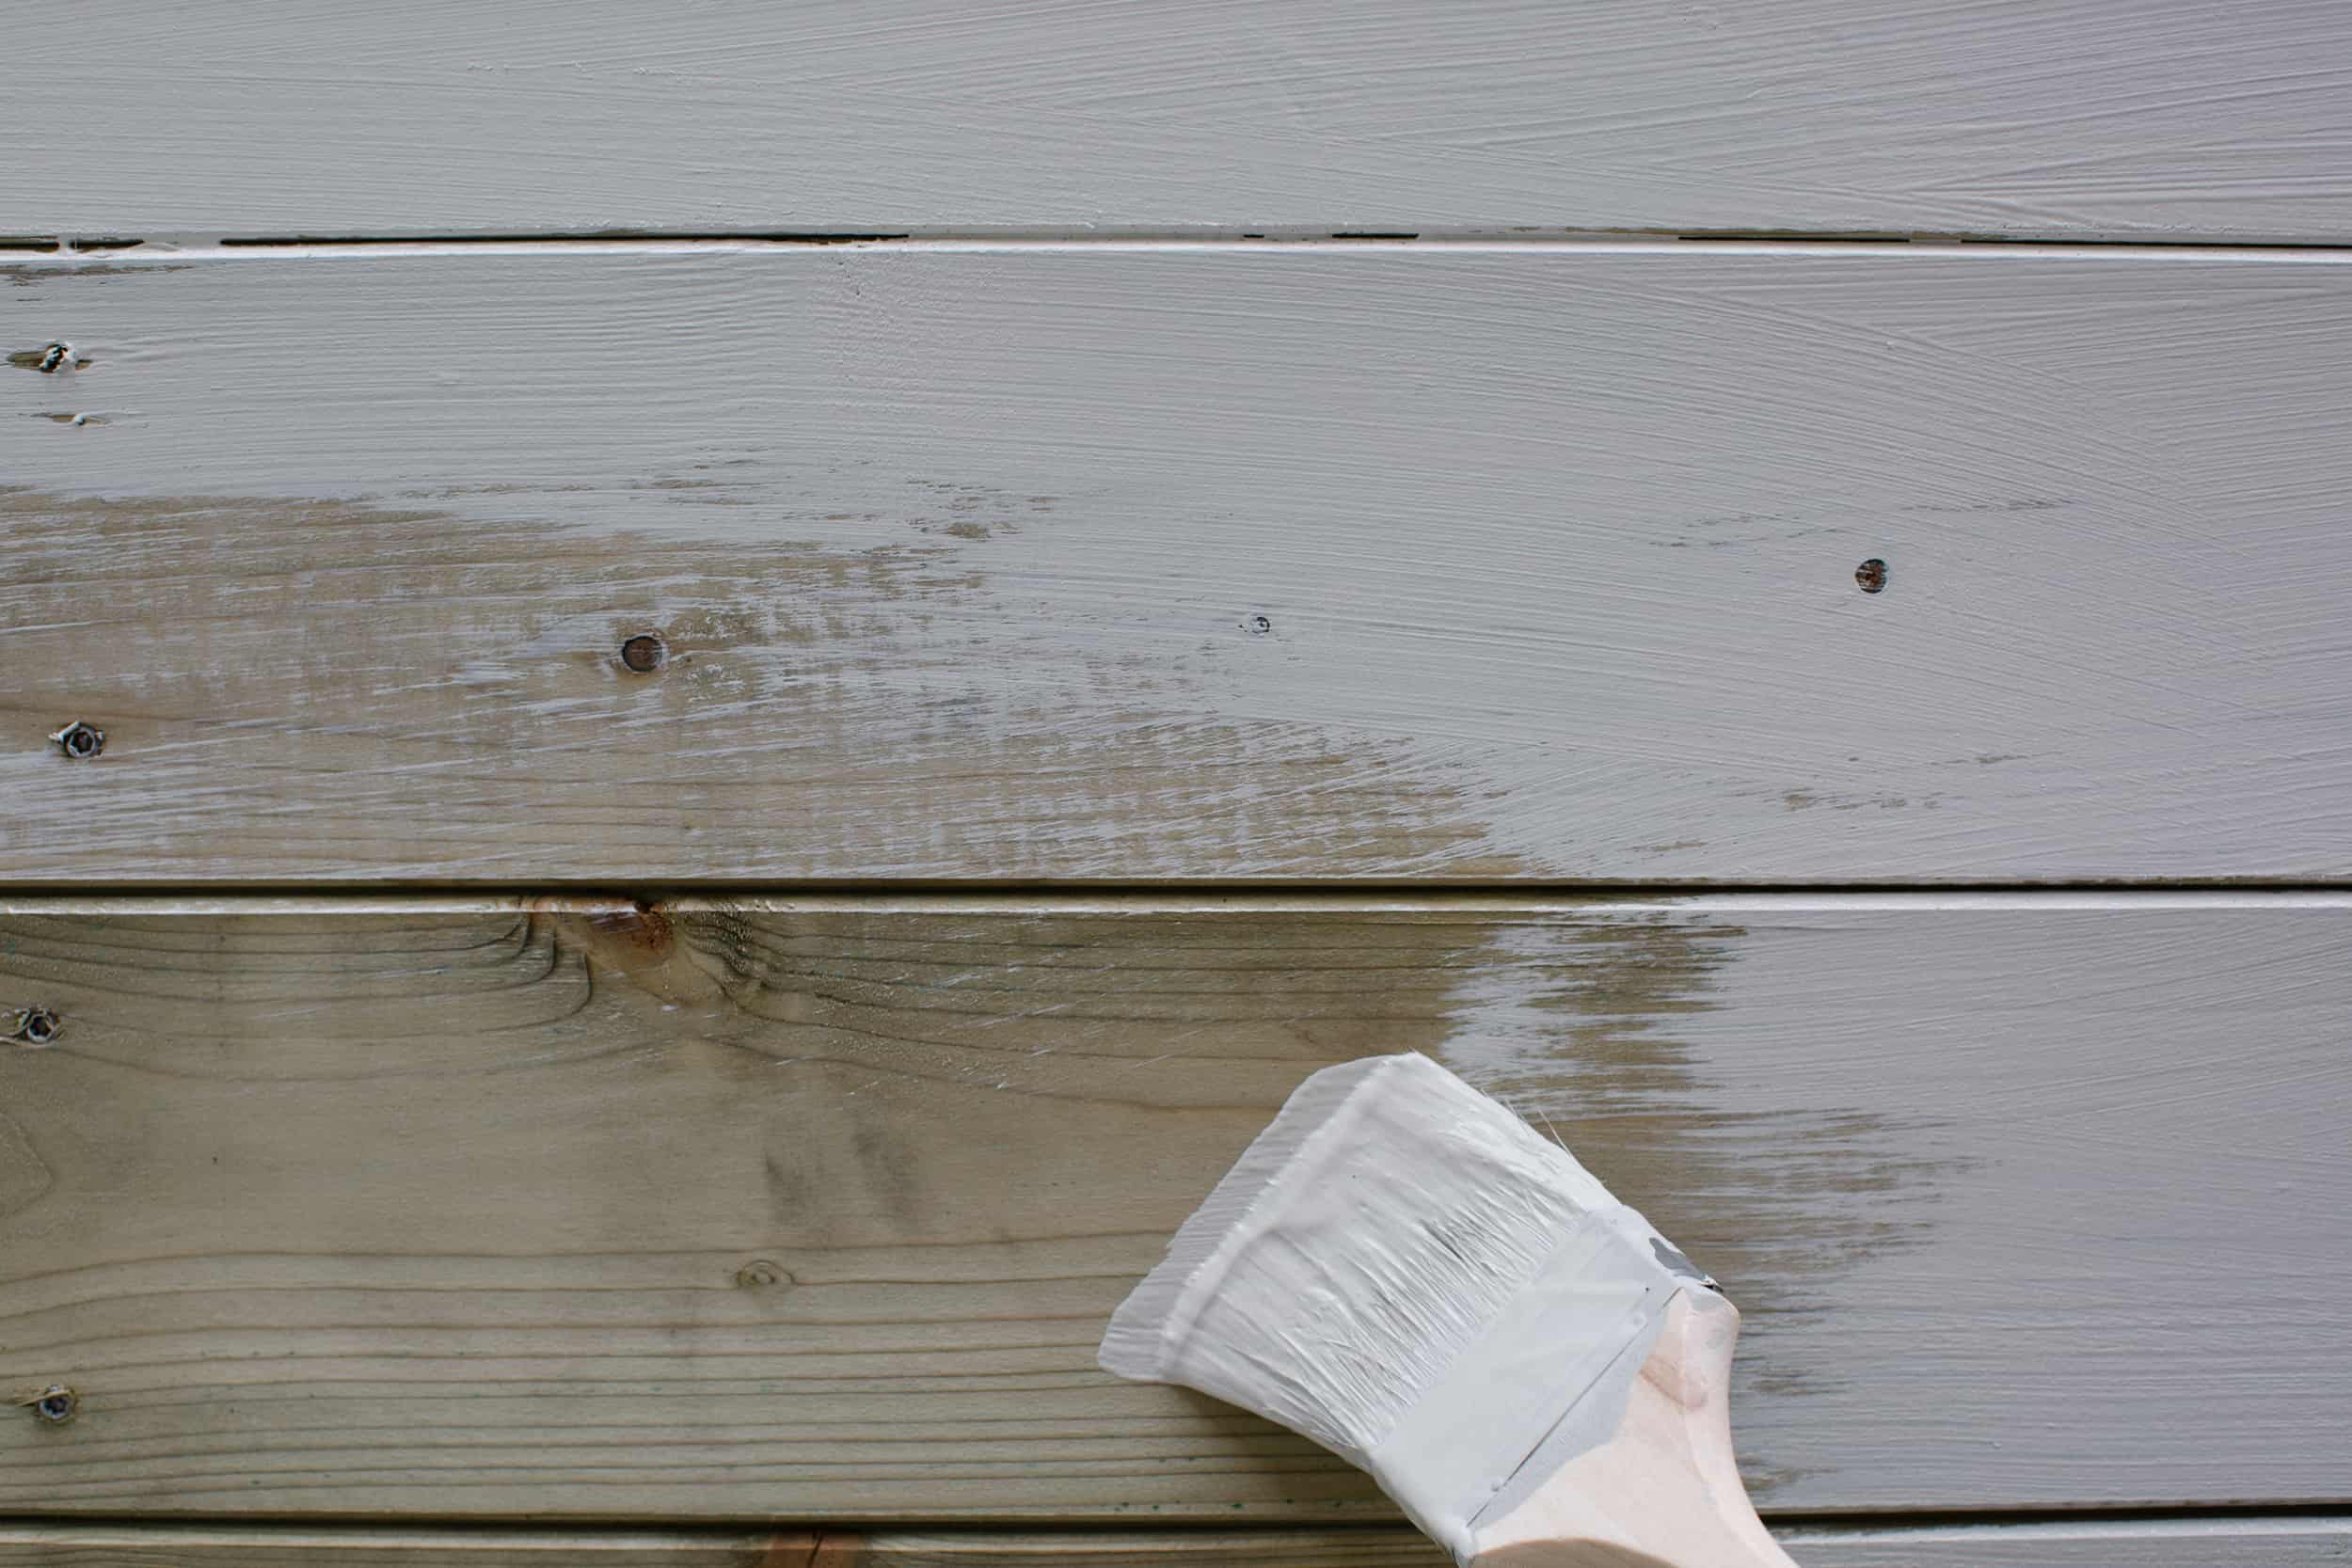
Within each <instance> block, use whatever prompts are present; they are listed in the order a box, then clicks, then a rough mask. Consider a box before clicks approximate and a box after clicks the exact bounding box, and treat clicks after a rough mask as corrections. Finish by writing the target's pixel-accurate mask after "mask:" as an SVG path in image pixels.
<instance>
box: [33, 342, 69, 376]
mask: <svg viewBox="0 0 2352 1568" xmlns="http://www.w3.org/2000/svg"><path fill="white" fill-rule="evenodd" d="M72 352H73V351H72V349H70V348H67V347H66V346H65V345H64V344H63V343H51V344H50V345H49V346H48V347H47V348H45V349H43V350H41V355H40V369H41V373H42V374H43V375H55V374H56V373H57V367H58V366H59V365H62V364H64V363H65V356H67V355H69V354H71V353H72Z"/></svg>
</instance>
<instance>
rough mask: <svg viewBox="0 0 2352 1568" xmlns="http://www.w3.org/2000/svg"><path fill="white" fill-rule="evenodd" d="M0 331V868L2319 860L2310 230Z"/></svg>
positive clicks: (541, 288)
mask: <svg viewBox="0 0 2352 1568" xmlns="http://www.w3.org/2000/svg"><path fill="white" fill-rule="evenodd" d="M0 331H4V332H5V342H6V344H7V345H8V347H9V349H10V354H11V362H10V365H9V366H8V368H5V369H0V436H5V439H6V442H7V448H8V462H7V464H6V467H5V469H0V483H5V485H6V488H5V489H4V490H0V547H5V549H6V552H7V553H6V561H7V563H8V566H7V571H6V574H5V577H0V625H5V626H6V627H7V628H8V629H7V633H6V640H5V648H6V657H7V660H8V664H7V669H8V689H9V697H8V704H7V711H6V712H5V714H0V737H5V744H0V788H5V789H6V791H7V792H8V799H9V801H10V811H9V814H8V817H7V819H6V820H5V821H0V879H7V880H8V881H11V882H13V883H15V884H16V885H19V886H24V885H28V884H35V883H54V884H56V885H59V886H66V887H71V886H75V885H81V884H84V883H86V882H88V881H91V880H97V881H101V882H104V883H110V884H121V883H127V882H137V881H154V882H159V883H170V884H181V885H184V884H188V883H194V882H221V883H238V882H243V883H248V884H249V883H252V882H256V881H261V882H271V881H275V882H279V883H288V882H295V881H358V882H368V881H376V882H381V881H382V880H384V879H430V880H446V879H473V880H493V879H537V880H539V881H542V882H564V881H570V882H580V883H592V884H596V885H611V884H612V883H614V882H640V881H647V880H653V881H675V880H677V879H725V880H739V881H744V882H752V881H755V880H757V879H849V880H858V881H871V880H874V879H892V878H940V879H1009V880H1013V881H1039V880H1055V879H1069V880H1095V881H1100V880H1145V881H1150V880H1163V879H1236V878H1242V879H1384V880H1391V879H1445V880H1465V879H1507V878H1519V879H1543V880H1584V879H1598V880H1605V881H1625V880H1647V881H1674V880H1680V879H1694V880H1701V881H1709V882H1760V883H1792V882H1794V883H1813V882H1829V881H1845V882H1856V881H1860V882H1901V881H1905V880H1927V881H1935V880H1947V879H1978V880H1993V881H2032V880H2040V879H2064V880H2080V879H2134V878H2214V879H2239V878H2263V879H2331V878H2337V877H2342V876H2344V875H2345V874H2347V872H2352V749H2347V748H2346V747H2345V746H2344V744H2343V743H2342V735H2343V720H2342V705H2343V693H2344V691H2345V690H2346V689H2352V619H2347V617H2346V616H2345V615H2344V613H2343V607H2344V602H2345V600H2346V597H2347V594H2352V531H2347V530H2346V529H2345V528H2344V526H2343V521H2344V496H2345V495H2346V494H2347V493H2352V442H2347V441H2345V440H2344V431H2345V430H2346V429H2347V428H2352V379H2347V378H2346V376H2345V375H2344V343H2345V341H2347V331H2352V264H2346V262H2345V261H2343V260H2340V259H2338V258H2337V257H2335V256H2334V255H2333V254H2330V255H2328V257H2326V258H2325V259H2318V260H2314V259H2302V260H2297V259H2294V258H2291V257H2284V256H2280V257H2274V258H2272V259H2268V260H2243V259H2240V260H2227V259H2224V260H2216V259H2213V258H2210V257H2201V258H2195V259H2185V260H2172V259H2146V258H2134V259H2122V260H2119V259H2115V258H2113V257H2106V256H2099V255H2093V254H2089V253H2085V254H2059V255H2041V254H2036V255H2027V254H2023V253H2019V252H2014V251H2007V250H1996V251H1986V250H1981V249H1980V250H1978V251H1974V252H1968V253H1958V254H1923V253H1919V252H1917V251H1905V250H1902V249H1900V248H1892V249H1883V250H1880V251H1876V252H1871V253H1866V254H1836V255H1829V254H1823V253H1820V252H1819V251H1814V252H1806V251H1804V250H1802V249H1801V248H1794V249H1792V248H1791V247H1761V248H1758V249H1755V250H1743V251H1736V252H1722V251H1708V252H1706V253H1703V254H1700V253H1694V252H1693V250H1692V247H1683V248H1681V249H1679V250H1674V249H1662V250H1661V249H1658V248H1649V249H1625V248H1610V247H1603V248H1598V249H1595V248H1590V247H1577V246H1535V247H1517V248H1514V247H1474V246H1473V247H1448V246H1404V247H1397V248H1393V249H1387V250H1381V249H1373V248H1365V247H1355V248H1345V247H1342V248H1331V247H1320V248H1318V247H1289V248H1284V247H1279V246H1260V247H1185V246H1069V247H1053V246H1047V247H1028V248H1025V247H1018V246H1012V247H1005V246H997V247H991V246H973V247H959V246H952V245H950V246H941V247H928V248H915V249H908V248H891V247H878V248H871V249H865V250H856V251H842V250H834V251H824V252H818V251H812V250H805V249H803V250H782V251H777V250H770V251H744V250H739V249H725V248H720V249H706V248H693V247H687V248H682V249H674V250H665V249H661V248H660V247H653V248H636V249H623V250H620V251H595V250H590V251H586V252H582V251H579V250H572V251H557V252H554V253H550V252H548V250H547V249H545V248H544V247H541V248H537V249H530V248H522V249H516V250H508V251H498V250H492V251H488V252H469V251H458V252H453V253H449V254H430V255H417V254H408V253H396V254H347V253H338V252H328V253H324V254H322V255H319V256H312V257H309V258H303V259H278V260H255V259H253V258H252V256H251V254H250V253H247V254H246V255H245V256H244V257H243V258H242V259H231V260H221V259H214V260H199V259H188V260H183V261H166V262H157V263H154V264H144V263H130V262H120V261H110V262H103V263H99V264H95V265H90V264H78V265H77V264H51V263H43V262H39V261H34V262H28V263H26V264H24V265H22V266H19V267H17V268H15V269H14V270H13V271H12V272H10V273H9V275H8V283H7V286H0ZM52 345H56V348H55V352H54V353H53V352H52ZM44 364H47V365H48V366H49V368H48V369H46V370H44V369H43V368H42V367H43V365H44ZM1865 562H1883V563H1884V566H1885V573H1884V578H1883V584H1882V585H1881V588H1880V591H1878V592H1875V593H1871V592H1866V591H1865V589H1864V586H1863V580H1858V578H1857V572H1858V570H1860V569H1861V568H1862V567H1863V565H1864V563H1865ZM1862 578H1863V579H1867V580H1869V581H1873V582H1876V581H1879V578H1878V577H1877V576H1876V575H1875V573H1874V572H1871V571H1864V572H1863V573H1862ZM641 637H653V638H658V639H660V642H661V646H660V648H659V649H658V650H657V649H656V648H655V646H654V644H653V643H650V642H646V643H640V644H638V647H639V649H640V652H641V656H642V657H641V662H643V663H644V664H646V665H648V666H649V668H647V669H645V670H644V671H639V670H636V669H632V668H630V667H629V665H628V663H627V662H626V660H625V658H624V649H625V648H626V647H628V644H629V643H630V641H631V640H632V639H637V638H641ZM75 720H81V721H87V722H89V723H91V724H92V725H94V726H96V727H98V728H100V729H102V730H103V732H104V734H105V736H106V740H105V748H104V752H103V755H102V756H100V757H98V758H97V759H95V760H87V761H80V762H76V761H72V760H69V759H67V758H66V757H64V756H63V755H61V754H60V753H59V752H58V750H57V749H56V747H55V746H53V745H52V744H50V742H49V740H48V738H47V737H48V736H50V735H51V734H52V733H53V732H55V731H56V729H57V728H58V727H59V726H61V725H63V724H65V723H66V722H68V721H75Z"/></svg>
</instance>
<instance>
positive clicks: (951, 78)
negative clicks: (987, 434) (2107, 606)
mask: <svg viewBox="0 0 2352 1568" xmlns="http://www.w3.org/2000/svg"><path fill="white" fill-rule="evenodd" d="M7 29H8V40H9V61H10V67H11V76H12V79H13V80H14V81H15V82H17V83H18V84H20V86H19V87H18V88H17V89H16V90H14V91H12V92H10V93H8V95H7V96H6V97H5V98H0V137H4V138H5V140H6V143H7V145H8V147H9V149H10V150H11V156H10V158H9V160H8V164H7V165H6V166H5V167H0V213H5V214H7V215H6V217H5V218H4V219H0V221H4V222H6V223H7V224H8V225H9V226H10V228H11V229H12V230H16V231H19V232H36V233H54V232H58V231H64V232H68V233H72V232H80V233H83V234H87V235H92V236H100V237H124V236H140V235H149V236H152V235H156V234H158V233H164V234H181V233H187V232H199V233H215V232H227V233H231V234H241V235H247V236H250V235H288V234H329V235H334V234H361V233H366V234H437V233H450V232H466V233H492V234H498V233H514V232H517V231H546V230H564V231H571V232H611V231H616V230H617V231H628V230H648V229H658V230H671V231H685V232H690V233H707V232H712V231H740V230H762V231H774V230H787V231H802V232H816V233H840V232H844V231H852V232H872V231H875V230H888V231H894V232H895V231H901V230H947V229H953V230H970V229H990V230H1001V229H1026V230H1058V231H1079V232H1100V231H1103V230H1133V229H1138V228H1141V229H1150V230H1190V231H1216V232H1230V233H1240V232H1250V231H1266V230H1282V231H1289V230H1301V229H1304V230H1312V231H1318V232H1330V231H1335V230H1337V231H1366V230H1369V231H1373V232H1393V231H1397V230H1406V231H1422V232H1428V231H1431V230H1458V229H1463V228H1469V229H1476V230H1495V231H1504V230H1516V229H1519V228H1523V227H1536V228H1541V229H1545V230H1559V229H1563V228H1566V229H1579V228H1583V229H1599V228H1636V229H1665V230H1723V229H1742V230H1756V229H1762V230H1810V231H1815V232H1821V231H1828V232H1846V231H1852V230H1877V231H1883V230H1896V231H1900V232H1913V231H1919V230H1927V231H1934V232H1953V231H1959V232H1974V233H1988V234H1994V235H2019V234H2024V235H2051V234H2081V233H2088V234H2101V235H2109V236H2114V235H2158V236H2168V237H2178V236H2184V235H2195V236H2217V237H2236V236H2241V235H2246V234H2249V233H2250V234H2256V235H2265V236H2271V237H2307V238H2312V239H2339V240H2340V239H2343V238H2344V237H2345V236H2346V235H2347V234H2348V233H2352V195H2347V189H2346V183H2345V182H2344V179H2343V178H2342V173H2341V171H2342V168H2343V166H2344V162H2345V158H2346V154H2347V150H2352V149H2348V147H2347V142H2348V140H2352V125H2347V121H2346V119H2345V116H2344V108H2343V105H2344V98H2345V95H2346V92H2347V89H2348V88H2352V21H2348V20H2347V17H2346V14H2345V11H2344V8H2343V7H2342V6H2340V5H2335V4H2330V3H2327V0H2318V3H2313V0H2249V3H2247V4H2243V5H2237V6H2231V7H2219V6H2214V5H2209V4H2200V3H2197V0H2006V3H2003V4H1999V5H1990V6H1988V5H1972V4H1967V3H1965V0H1929V3H1925V4H1917V5H1912V6H1906V7H1902V8H1888V7H1885V6H1882V5H1874V4H1871V3H1869V0H1795V3H1782V4H1776V5H1772V6H1770V7H1757V6H1750V5H1740V4H1733V3H1728V0H1708V3H1704V4H1695V5H1693V4H1684V3H1678V0H1605V3H1586V4H1578V5H1574V6H1562V5H1554V4H1546V3H1544V0H1505V3H1501V4H1484V5H1476V6H1470V5H1435V6H1433V5H1426V4H1419V3H1414V0H1382V3H1379V4H1372V5H1364V4H1357V3H1351V0H1286V3H1284V4H1282V5H1279V6H1265V5H1260V4H1253V3H1252V0H1209V3H1205V4H1177V3H1174V0H1147V3H1140V4H1137V3H1127V4H1108V5H1064V6H1055V7H1046V8H1041V7H1038V6H1034V5H1025V4H1016V3H1013V0H990V3H986V4H956V3H950V0H814V3H803V4H795V5H793V6H791V7H789V8H783V9H779V8H776V7H774V6H772V5H764V4H761V3H760V0H721V3H718V4H709V5H697V6H693V7H687V8H680V7H675V6H669V5H661V4H658V3H656V0H622V3H614V0H607V3H604V4H599V5H596V6H595V7H583V8H557V9H553V10H545V11H543V10H539V9H524V10H516V9H514V8H508V7H497V6H480V5H469V4H465V3H463V0H430V3H421V4H416V5H410V6H405V7H402V8H399V9H398V11H397V12H393V11H382V12H378V11H377V10H375V9H374V8H365V7H353V6H349V5H342V4H335V3H333V0H257V3H248V4H244V5H223V4H208V5H197V6H186V7H175V8H171V9H169V10H167V11H166V12H163V13H160V14H159V13H158V12H157V11H156V10H155V8H153V7H151V6H145V5H140V4H138V3H137V0H83V3H80V4H75V5H72V6H56V5H48V6H41V5H32V4H17V5H14V6H11V7H10V8H8V17H7ZM60 105H70V106H71V110H72V112H60Z"/></svg>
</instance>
